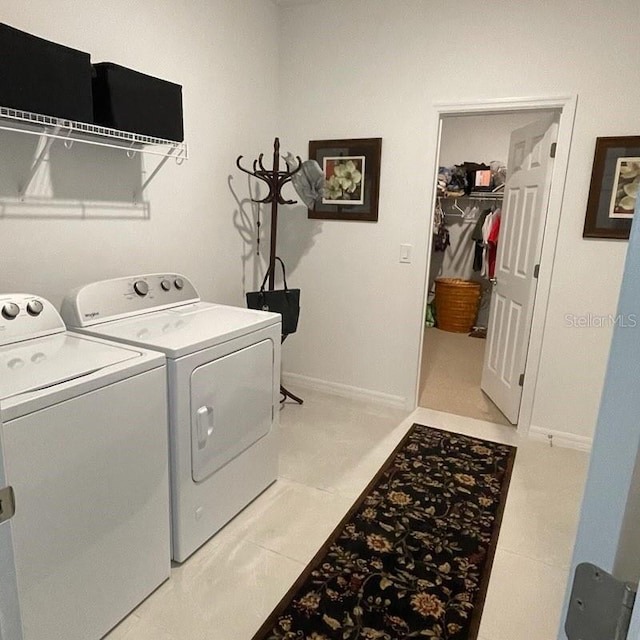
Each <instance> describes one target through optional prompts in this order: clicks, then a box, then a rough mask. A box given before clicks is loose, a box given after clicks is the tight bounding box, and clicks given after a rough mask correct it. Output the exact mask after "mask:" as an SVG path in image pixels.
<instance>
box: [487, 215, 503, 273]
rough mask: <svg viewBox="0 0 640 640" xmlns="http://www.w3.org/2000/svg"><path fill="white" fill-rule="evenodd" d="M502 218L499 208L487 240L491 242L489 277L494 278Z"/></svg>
mask: <svg viewBox="0 0 640 640" xmlns="http://www.w3.org/2000/svg"><path fill="white" fill-rule="evenodd" d="M501 219H502V212H501V211H500V209H498V210H497V211H496V212H495V214H494V218H493V220H492V222H491V229H490V230H489V237H488V238H487V242H488V244H489V278H493V276H494V274H495V272H496V256H497V255H498V236H499V235H500V220H501Z"/></svg>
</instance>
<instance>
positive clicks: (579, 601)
mask: <svg viewBox="0 0 640 640" xmlns="http://www.w3.org/2000/svg"><path fill="white" fill-rule="evenodd" d="M635 599H636V587H634V586H633V585H632V584H631V583H629V582H622V581H621V580H617V579H616V578H614V577H613V576H612V575H610V574H608V573H607V572H606V571H604V570H603V569H600V568H599V567H596V566H595V565H594V564H591V563H589V562H583V563H582V564H579V565H578V566H577V567H576V571H575V574H574V577H573V587H572V589H571V598H570V600H569V606H568V609H567V618H566V620H565V623H564V630H565V633H566V634H567V638H568V640H604V638H607V640H609V639H610V640H625V639H626V638H627V634H628V632H629V623H630V621H631V612H632V610H633V604H634V602H635Z"/></svg>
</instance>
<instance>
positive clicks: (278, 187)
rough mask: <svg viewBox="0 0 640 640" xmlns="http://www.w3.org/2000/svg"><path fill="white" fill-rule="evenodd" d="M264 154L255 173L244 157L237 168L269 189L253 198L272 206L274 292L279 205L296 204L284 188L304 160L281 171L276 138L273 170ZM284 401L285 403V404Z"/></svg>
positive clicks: (255, 165)
mask: <svg viewBox="0 0 640 640" xmlns="http://www.w3.org/2000/svg"><path fill="white" fill-rule="evenodd" d="M263 157H264V154H263V153H261V154H260V155H259V156H258V159H257V160H254V161H253V171H249V170H248V169H245V168H244V167H243V166H242V165H241V164H240V160H242V156H238V159H237V160H236V166H237V167H238V169H240V171H244V173H246V174H248V175H250V176H252V177H254V178H258V179H259V180H262V181H263V182H265V183H266V184H267V186H268V187H269V193H268V194H267V195H266V196H265V197H264V198H262V199H260V200H255V199H253V198H252V201H253V202H257V203H259V204H271V241H270V245H269V283H268V286H269V291H273V288H274V284H275V262H276V239H277V235H278V205H279V204H296V202H297V201H296V200H285V199H284V198H283V197H282V187H284V185H285V184H287V183H288V182H291V178H292V177H293V176H294V175H295V174H296V173H298V171H300V169H301V168H302V159H301V158H300V156H296V160H297V161H298V166H297V167H296V168H295V169H294V170H293V171H291V170H289V169H288V168H287V170H286V171H281V170H280V140H279V139H278V138H275V140H274V142H273V168H272V169H266V168H265V166H264V164H263V163H262V159H263ZM286 338H287V335H283V336H282V342H284V341H285V340H286ZM280 393H281V394H282V395H283V396H284V400H286V399H287V398H291V399H292V400H294V401H295V402H297V403H298V404H302V403H303V400H302V399H301V398H298V396H295V395H294V394H293V393H291V392H290V391H288V390H287V389H285V388H284V387H283V386H282V385H280ZM284 400H283V402H284Z"/></svg>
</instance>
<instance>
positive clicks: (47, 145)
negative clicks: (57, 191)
mask: <svg viewBox="0 0 640 640" xmlns="http://www.w3.org/2000/svg"><path fill="white" fill-rule="evenodd" d="M60 129H61V127H54V128H53V129H52V131H51V135H50V136H47V137H46V138H45V139H44V143H43V145H42V149H41V151H40V153H39V154H38V157H37V158H36V159H35V160H34V161H33V164H32V165H31V169H30V170H29V174H28V175H27V177H26V179H25V181H24V183H23V184H21V185H19V187H18V195H19V196H20V198H24V196H25V194H26V193H27V189H28V188H29V185H31V182H32V180H33V179H34V178H35V175H36V173H38V169H39V168H40V165H41V164H42V163H43V162H44V159H45V158H46V157H47V155H48V153H49V149H51V145H52V144H53V143H54V141H55V139H56V138H55V137H54V136H59V135H60Z"/></svg>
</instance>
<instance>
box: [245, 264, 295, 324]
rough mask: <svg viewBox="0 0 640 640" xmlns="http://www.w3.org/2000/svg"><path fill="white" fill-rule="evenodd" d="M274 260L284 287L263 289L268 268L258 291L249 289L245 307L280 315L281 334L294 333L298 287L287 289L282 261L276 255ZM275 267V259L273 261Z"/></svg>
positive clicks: (267, 275)
mask: <svg viewBox="0 0 640 640" xmlns="http://www.w3.org/2000/svg"><path fill="white" fill-rule="evenodd" d="M276 261H277V262H279V263H280V266H281V267H282V282H283V284H284V289H274V290H273V291H269V290H268V289H266V290H265V286H266V284H267V279H268V278H269V272H270V270H269V269H267V273H266V274H265V276H264V280H263V281H262V285H261V286H260V291H250V292H248V293H247V307H249V309H257V310H259V311H271V312H272V313H279V314H280V315H281V316H282V335H283V336H287V335H289V334H290V333H295V332H296V330H297V328H298V317H299V316H300V289H289V287H288V286H287V275H286V273H285V269H284V262H282V260H281V259H280V258H278V257H277V256H276ZM273 264H274V269H275V261H274V263H273Z"/></svg>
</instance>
